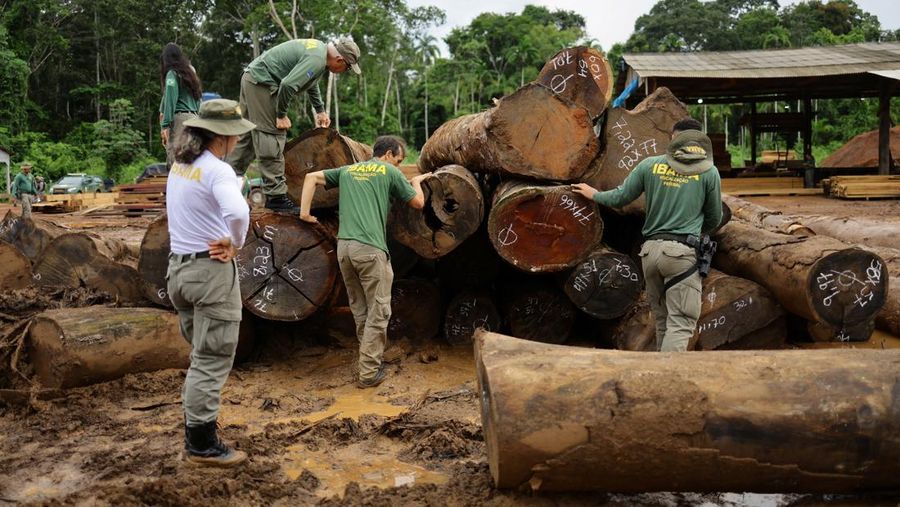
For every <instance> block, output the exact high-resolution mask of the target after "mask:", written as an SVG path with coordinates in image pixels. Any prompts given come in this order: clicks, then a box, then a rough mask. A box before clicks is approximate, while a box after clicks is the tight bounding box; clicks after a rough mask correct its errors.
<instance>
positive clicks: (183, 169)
mask: <svg viewBox="0 0 900 507" xmlns="http://www.w3.org/2000/svg"><path fill="white" fill-rule="evenodd" d="M169 174H170V175H173V174H174V175H175V176H179V177H181V178H184V179H186V180H191V181H200V178H202V177H203V171H202V170H201V169H200V168H199V167H195V166H192V165H184V164H182V163H180V162H175V163H174V164H172V169H170V170H169Z"/></svg>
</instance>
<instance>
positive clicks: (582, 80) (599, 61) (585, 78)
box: [535, 46, 614, 118]
mask: <svg viewBox="0 0 900 507" xmlns="http://www.w3.org/2000/svg"><path fill="white" fill-rule="evenodd" d="M535 81H536V82H538V83H540V84H542V85H544V86H546V87H547V88H550V89H551V90H552V91H553V93H555V94H557V95H558V96H561V97H564V98H565V99H567V100H569V101H571V102H574V103H575V104H578V105H579V106H581V107H583V108H585V109H587V110H588V111H589V112H590V113H591V118H599V117H600V115H601V114H603V112H604V111H606V107H607V106H608V105H609V100H610V99H611V98H612V91H613V85H614V83H613V74H612V69H611V68H610V67H609V62H608V61H607V60H606V57H605V56H603V53H601V52H600V51H598V50H596V49H594V48H591V47H587V46H577V47H572V48H566V49H563V50H562V51H560V52H559V53H556V55H554V56H553V58H551V59H550V60H549V61H548V62H547V63H546V64H544V68H542V69H541V73H540V74H538V77H537V79H536V80H535Z"/></svg>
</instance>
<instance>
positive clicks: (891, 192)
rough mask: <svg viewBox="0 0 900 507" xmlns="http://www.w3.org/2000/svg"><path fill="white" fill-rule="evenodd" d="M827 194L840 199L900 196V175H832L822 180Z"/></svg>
mask: <svg viewBox="0 0 900 507" xmlns="http://www.w3.org/2000/svg"><path fill="white" fill-rule="evenodd" d="M822 188H823V189H824V191H825V195H828V196H831V197H837V198H840V199H879V198H898V197H900V176H898V175H894V176H888V175H883V176H876V175H870V176H832V177H831V178H828V179H825V180H823V181H822Z"/></svg>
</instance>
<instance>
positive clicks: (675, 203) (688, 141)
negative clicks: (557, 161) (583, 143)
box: [573, 119, 722, 351]
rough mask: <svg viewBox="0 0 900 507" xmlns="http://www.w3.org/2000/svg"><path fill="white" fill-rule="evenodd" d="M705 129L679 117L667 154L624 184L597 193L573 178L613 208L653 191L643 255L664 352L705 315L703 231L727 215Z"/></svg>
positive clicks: (684, 341) (647, 162)
mask: <svg viewBox="0 0 900 507" xmlns="http://www.w3.org/2000/svg"><path fill="white" fill-rule="evenodd" d="M701 128H702V126H701V125H700V122H698V121H697V120H694V119H686V120H681V121H679V122H678V123H676V124H675V126H674V127H673V129H672V142H671V143H669V148H668V150H667V151H666V154H665V155H660V156H657V157H650V158H647V159H644V160H643V161H642V162H641V163H640V164H638V166H637V167H636V168H635V169H634V171H632V172H631V174H629V175H628V177H627V178H625V181H624V182H623V183H622V185H620V186H619V187H618V188H615V189H613V190H609V191H606V192H598V191H597V190H596V189H595V188H593V187H591V186H590V185H588V184H586V183H577V184H575V185H573V188H574V189H575V190H576V191H577V192H579V193H580V194H582V195H584V196H585V197H588V198H591V199H593V200H594V201H596V202H597V203H599V204H602V205H604V206H609V207H613V208H621V207H623V206H625V205H626V204H628V203H630V202H631V201H634V200H635V199H637V198H638V197H640V195H641V194H642V193H646V194H647V195H646V199H647V207H646V210H647V218H646V220H645V221H644V228H643V230H642V231H641V232H642V233H643V235H644V238H645V242H644V245H643V246H642V247H641V252H640V256H641V264H642V267H643V271H644V279H645V280H646V284H647V299H648V300H649V302H650V308H651V310H652V312H653V317H654V319H655V320H656V340H657V343H656V347H657V350H662V351H684V350H687V346H688V342H689V341H690V339H691V336H692V335H693V333H694V328H695V327H696V325H697V318H698V317H699V316H700V290H701V284H700V274H699V272H698V269H697V267H698V261H699V259H698V250H699V246H700V243H701V239H700V235H701V233H706V232H709V231H712V230H713V229H715V228H716V227H717V226H718V225H719V223H720V222H721V220H722V196H721V181H720V179H719V171H718V170H717V169H716V168H715V167H714V166H713V161H712V160H713V151H712V143H711V142H710V140H709V138H708V137H707V136H706V135H705V134H704V133H703V132H701V131H700V130H701ZM660 340H661V341H660Z"/></svg>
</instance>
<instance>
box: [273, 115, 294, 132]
mask: <svg viewBox="0 0 900 507" xmlns="http://www.w3.org/2000/svg"><path fill="white" fill-rule="evenodd" d="M275 128H277V129H280V130H287V129H289V128H291V119H290V118H288V117H287V116H285V117H284V118H275Z"/></svg>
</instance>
